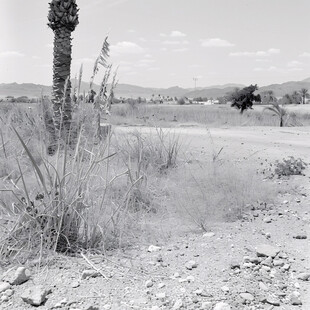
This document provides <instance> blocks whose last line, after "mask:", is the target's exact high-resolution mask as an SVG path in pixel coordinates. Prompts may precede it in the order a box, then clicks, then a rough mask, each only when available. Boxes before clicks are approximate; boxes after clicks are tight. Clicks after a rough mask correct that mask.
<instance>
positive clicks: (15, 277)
mask: <svg viewBox="0 0 310 310" xmlns="http://www.w3.org/2000/svg"><path fill="white" fill-rule="evenodd" d="M30 276H31V274H30V271H29V270H28V269H27V268H25V267H18V268H16V267H14V268H11V269H9V270H8V271H7V272H6V273H4V275H3V276H2V280H3V281H5V282H9V283H10V284H11V285H20V284H23V283H24V282H27V281H28V280H29V279H30Z"/></svg>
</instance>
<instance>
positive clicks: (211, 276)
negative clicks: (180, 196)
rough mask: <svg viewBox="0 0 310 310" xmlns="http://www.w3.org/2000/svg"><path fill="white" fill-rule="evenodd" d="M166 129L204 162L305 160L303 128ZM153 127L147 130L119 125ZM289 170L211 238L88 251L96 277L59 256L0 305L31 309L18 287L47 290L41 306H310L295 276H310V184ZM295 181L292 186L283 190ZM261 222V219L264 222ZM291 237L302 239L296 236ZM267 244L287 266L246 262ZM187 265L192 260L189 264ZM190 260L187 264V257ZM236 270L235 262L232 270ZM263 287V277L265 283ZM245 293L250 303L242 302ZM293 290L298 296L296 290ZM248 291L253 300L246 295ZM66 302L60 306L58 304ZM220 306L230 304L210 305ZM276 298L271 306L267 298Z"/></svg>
mask: <svg viewBox="0 0 310 310" xmlns="http://www.w3.org/2000/svg"><path fill="white" fill-rule="evenodd" d="M184 126H185V125H183V126H182V125H180V126H179V127H178V128H175V129H173V130H171V131H172V132H175V133H176V134H178V135H179V137H180V141H181V142H182V144H183V145H186V146H187V148H186V149H187V151H186V153H185V155H186V156H191V157H193V158H197V159H200V160H203V159H204V158H205V157H206V154H212V153H213V152H218V151H219V150H220V149H221V148H222V147H223V150H222V152H221V154H220V156H221V157H223V158H231V160H232V162H233V161H234V160H248V161H252V162H255V163H256V164H257V165H258V166H259V165H260V163H261V162H262V161H264V160H265V159H268V160H269V161H274V160H276V159H281V158H283V157H287V156H290V155H292V156H295V157H301V158H302V159H304V160H305V161H306V162H309V151H310V139H309V138H310V128H307V127H300V128H296V127H295V128H269V127H251V128H250V127H240V128H238V127H235V128H212V129H207V128H201V127H184ZM131 130H140V131H142V132H149V131H150V130H151V131H154V129H150V128H143V127H142V128H132V127H130V128H128V127H119V128H116V132H125V133H128V132H129V131H131ZM306 174H307V175H306V176H295V177H291V178H290V179H287V180H281V181H280V182H281V186H283V191H282V194H281V195H279V197H277V198H276V201H277V203H276V204H275V205H267V206H264V207H262V208H260V209H257V210H252V211H251V212H249V214H245V215H244V218H243V220H242V221H238V222H235V223H217V224H216V223H215V224H214V225H213V226H212V227H210V231H211V232H213V233H214V234H207V235H205V234H204V232H203V231H197V230H196V231H188V232H186V233H185V234H184V235H182V236H175V237H173V238H171V239H170V240H169V241H167V242H166V243H163V242H160V243H158V244H156V246H159V247H160V248H155V250H156V251H154V252H149V251H148V247H149V245H140V246H136V247H134V248H130V249H126V250H124V251H123V250H119V251H114V252H111V253H108V254H107V256H102V255H95V254H92V255H90V254H88V255H87V258H88V259H89V261H90V262H91V263H92V265H93V266H95V268H96V269H99V270H100V271H101V272H102V274H101V275H99V276H97V277H90V278H85V279H82V274H83V271H84V270H86V269H93V267H92V266H91V265H90V264H89V262H87V261H86V260H85V259H83V258H65V257H62V256H59V257H58V258H55V259H54V260H52V262H51V263H50V264H49V265H48V266H46V267H45V268H43V269H42V268H41V269H37V267H36V264H35V262H34V263H33V264H32V265H30V266H29V268H30V270H31V272H32V274H33V277H32V280H30V281H28V282H26V283H24V284H22V285H20V286H16V287H14V295H13V296H12V297H10V299H9V300H8V301H5V302H2V303H0V309H30V308H32V306H30V305H27V304H25V303H24V302H23V301H22V300H21V298H20V295H21V293H22V292H23V291H24V290H25V289H26V288H28V287H30V286H32V285H34V284H43V285H44V287H49V288H51V290H52V292H51V294H49V295H48V299H47V301H46V303H45V305H42V306H40V307H38V309H52V308H55V305H57V303H58V305H57V307H58V309H72V310H73V309H83V310H84V309H88V310H91V309H153V310H156V309H236V310H238V309H269V310H271V309H281V310H284V309H285V310H288V309H304V310H308V309H310V284H309V283H310V282H309V281H302V280H300V279H298V278H297V276H298V274H300V273H309V272H310V247H309V245H310V244H309V238H310V231H309V223H310V186H309V185H310V180H309V176H310V173H309V169H308V170H307V171H306ZM277 182H278V181H277ZM292 185H294V188H295V192H294V193H293V194H292V193H289V192H287V189H288V188H291V187H292ZM266 218H267V219H268V220H266ZM296 236H307V237H308V238H307V239H298V238H296ZM260 244H269V245H272V246H276V247H278V248H279V250H280V253H279V254H278V256H277V258H276V260H277V259H278V260H282V261H283V263H285V264H287V265H289V269H288V270H286V271H285V270H283V269H281V268H282V267H283V266H280V265H279V266H276V262H275V260H273V261H272V262H271V263H270V265H269V266H268V264H267V265H266V266H265V267H262V266H263V265H264V263H262V259H260V258H259V262H256V263H257V265H256V263H253V264H252V265H251V266H248V265H247V257H250V258H251V259H254V258H256V259H257V253H256V247H257V246H258V245H260ZM190 261H194V262H195V264H193V262H190ZM189 262H190V263H189ZM238 266H239V267H238ZM105 277H106V278H105ZM260 283H263V284H264V285H265V286H263V288H262V285H261V284H260ZM245 292H247V293H249V294H250V295H251V296H252V297H253V301H247V300H246V299H244V297H242V296H244V295H240V294H242V293H245ZM293 292H298V294H300V300H301V301H302V305H299V306H298V305H296V306H295V305H292V304H291V299H290V296H291V294H292V293H293ZM298 294H297V295H298ZM252 297H251V298H252ZM61 301H63V303H60V302H61ZM277 301H279V306H277V305H276V304H277ZM219 302H225V303H227V304H229V305H230V307H231V308H215V307H216V304H217V303H219ZM272 303H274V304H272Z"/></svg>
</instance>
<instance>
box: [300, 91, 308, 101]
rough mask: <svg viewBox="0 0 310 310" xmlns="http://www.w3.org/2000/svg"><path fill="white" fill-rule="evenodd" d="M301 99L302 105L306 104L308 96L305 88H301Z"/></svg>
mask: <svg viewBox="0 0 310 310" xmlns="http://www.w3.org/2000/svg"><path fill="white" fill-rule="evenodd" d="M299 92H300V94H301V97H302V103H303V104H305V103H306V98H307V97H308V96H309V94H308V89H307V88H302V89H301V90H300V91H299Z"/></svg>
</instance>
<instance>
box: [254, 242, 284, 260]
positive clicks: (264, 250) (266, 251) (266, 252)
mask: <svg viewBox="0 0 310 310" xmlns="http://www.w3.org/2000/svg"><path fill="white" fill-rule="evenodd" d="M279 252H280V249H279V248H277V247H274V246H272V245H269V244H260V245H258V246H257V249H256V255H257V256H258V257H264V256H267V257H268V256H270V257H272V258H274V257H276V256H277V254H278V253H279Z"/></svg>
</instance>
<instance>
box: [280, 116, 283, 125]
mask: <svg viewBox="0 0 310 310" xmlns="http://www.w3.org/2000/svg"><path fill="white" fill-rule="evenodd" d="M280 127H283V118H282V117H280Z"/></svg>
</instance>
